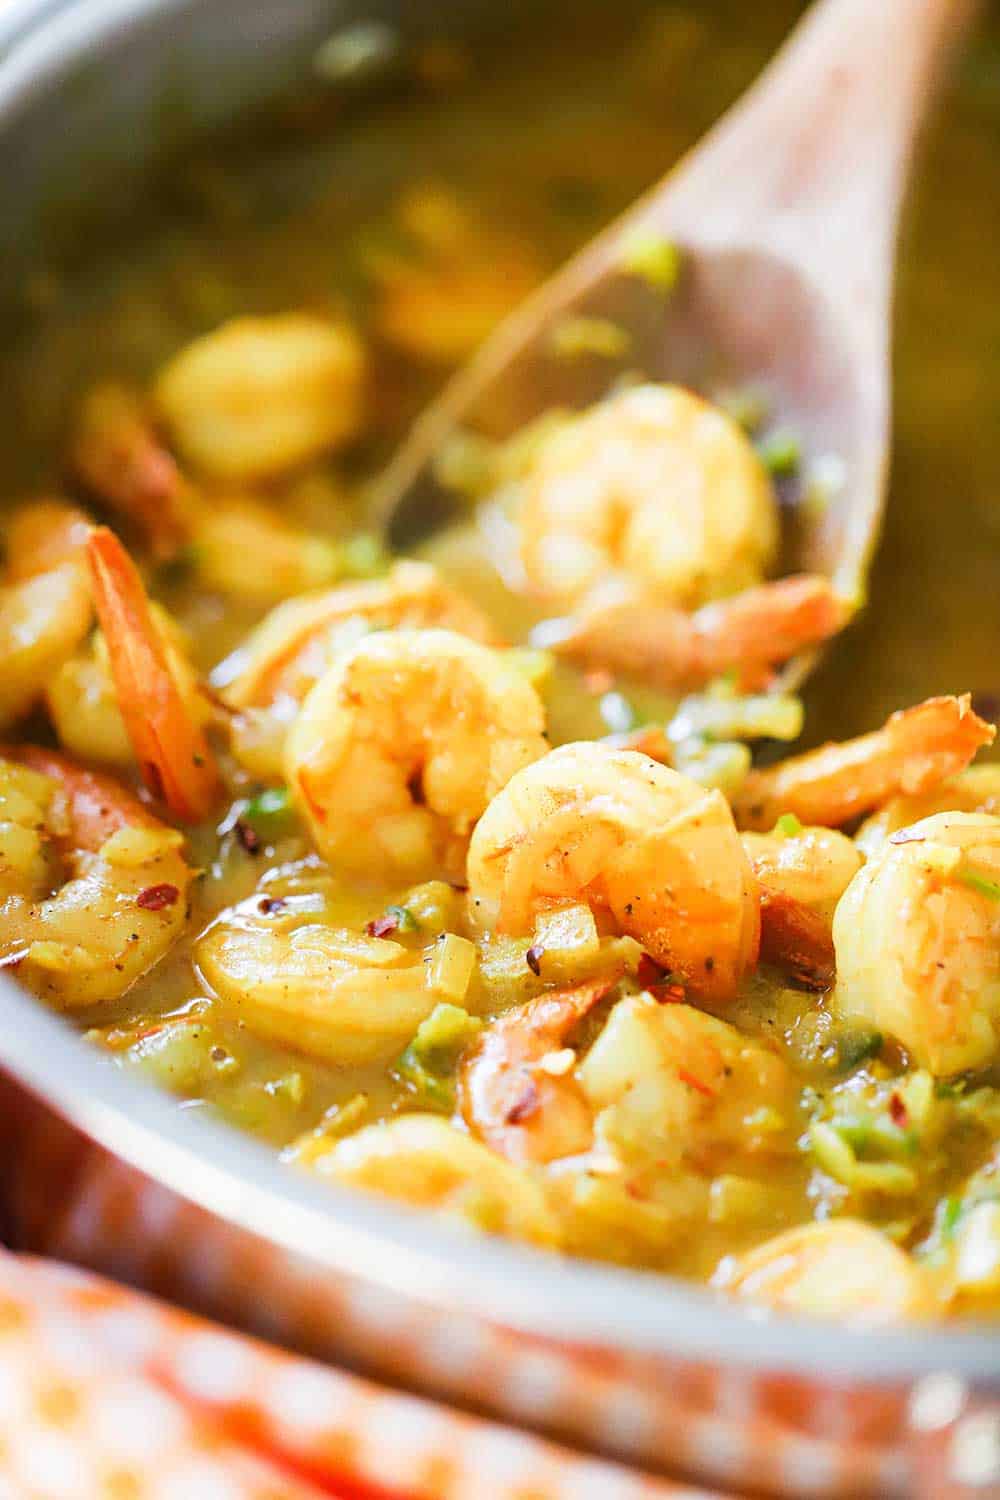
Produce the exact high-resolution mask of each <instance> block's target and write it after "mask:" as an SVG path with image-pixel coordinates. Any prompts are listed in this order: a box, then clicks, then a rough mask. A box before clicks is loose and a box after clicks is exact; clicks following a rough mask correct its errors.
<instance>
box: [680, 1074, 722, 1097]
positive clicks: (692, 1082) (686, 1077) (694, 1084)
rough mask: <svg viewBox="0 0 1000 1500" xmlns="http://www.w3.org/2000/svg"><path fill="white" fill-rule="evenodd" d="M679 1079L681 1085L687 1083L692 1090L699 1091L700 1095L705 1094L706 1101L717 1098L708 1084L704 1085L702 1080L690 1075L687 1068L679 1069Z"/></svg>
mask: <svg viewBox="0 0 1000 1500" xmlns="http://www.w3.org/2000/svg"><path fill="white" fill-rule="evenodd" d="M677 1077H678V1078H679V1079H680V1081H681V1083H686V1084H687V1085H688V1086H689V1087H690V1088H693V1089H697V1090H698V1092H699V1094H704V1095H705V1098H706V1099H714V1098H715V1090H714V1089H710V1088H709V1086H708V1084H707V1083H702V1081H701V1079H700V1078H696V1077H695V1076H694V1074H693V1073H689V1072H688V1070H687V1068H678V1069H677Z"/></svg>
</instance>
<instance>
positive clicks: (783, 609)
mask: <svg viewBox="0 0 1000 1500" xmlns="http://www.w3.org/2000/svg"><path fill="white" fill-rule="evenodd" d="M852 608H853V606H852V605H851V603H850V602H849V601H848V600H846V599H843V598H841V597H840V596H839V595H838V594H837V593H836V592H835V590H834V588H833V585H832V584H831V583H830V582H829V580H828V579H826V578H821V577H819V576H814V575H811V574H803V575H802V576H800V577H792V578H781V579H778V580H777V581H775V582H773V583H763V584H760V585H758V586H757V587H755V588H748V589H745V590H744V591H743V592H742V593H740V594H734V595H733V596H732V597H731V598H728V599H721V600H719V601H718V602H716V603H712V604H705V605H703V606H702V607H701V608H700V609H697V610H695V611H694V613H693V614H688V613H687V612H686V611H685V610H683V609H680V608H678V607H677V606H676V605H672V604H669V603H663V602H662V601H660V600H658V599H653V598H650V597H647V596H643V595H641V594H640V595H636V594H634V593H633V592H632V591H631V590H630V589H628V588H625V589H622V588H620V587H619V586H618V585H617V584H616V583H613V584H612V585H611V587H608V588H598V589H595V590H594V592H593V593H592V594H591V596H590V598H589V600H587V601H586V602H584V603H583V604H582V605H581V606H580V607H579V609H577V610H576V611H575V612H574V613H573V614H572V615H570V616H568V617H567V618H566V619H565V620H557V621H547V622H546V623H545V624H544V625H543V626H541V627H539V632H538V634H539V639H543V640H544V644H545V645H547V646H549V647H550V648H551V649H552V650H553V651H555V652H557V653H559V654H560V655H562V656H566V657H569V658H571V659H572V660H574V661H577V662H579V663H580V664H581V665H583V666H585V667H588V668H605V669H606V670H608V671H612V672H622V673H625V674H627V675H629V676H631V677H637V678H640V679H642V680H643V681H646V682H650V683H653V684H655V685H656V686H658V687H661V688H663V689H665V690H667V691H672V690H678V689H681V688H694V687H700V686H702V685H703V684H704V683H706V682H710V681H711V680H712V679H713V678H715V677H723V676H725V675H726V674H727V673H729V672H735V673H736V676H737V679H738V683H739V686H740V688H741V690H743V691H745V692H752V691H755V690H757V689H759V688H761V687H765V686H767V684H768V683H769V682H770V680H771V678H772V676H773V674H774V669H775V668H776V667H778V666H780V665H781V664H782V663H784V662H786V661H788V660H789V659H790V658H791V657H792V656H794V655H795V654H796V652H798V651H804V650H806V649H807V648H808V647H810V646H818V645H821V644H822V642H823V641H826V640H829V639H830V637H831V636H834V635H836V634H837V633H838V631H840V630H842V629H843V628H844V626H845V625H846V624H847V622H848V620H849V619H850V616H851V613H852Z"/></svg>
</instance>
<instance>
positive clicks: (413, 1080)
mask: <svg viewBox="0 0 1000 1500" xmlns="http://www.w3.org/2000/svg"><path fill="white" fill-rule="evenodd" d="M482 1024H483V1023H482V1022H481V1021H480V1020H479V1018H478V1017H477V1016H470V1015H469V1013H468V1011H465V1010H463V1009H462V1008H461V1006H459V1005H436V1006H435V1007H434V1009H433V1010H432V1011H431V1013H430V1015H429V1016H428V1017H427V1019H426V1020H425V1021H422V1022H421V1024H420V1026H419V1027H418V1028H417V1032H416V1035H415V1036H414V1038H413V1041H412V1042H411V1043H410V1045H409V1046H408V1047H407V1048H406V1050H405V1051H404V1052H403V1053H402V1055H401V1056H400V1057H399V1058H397V1060H396V1062H395V1064H394V1066H393V1070H392V1071H393V1074H394V1076H395V1077H396V1078H398V1079H399V1081H400V1082H401V1083H405V1084H406V1086H407V1087H408V1088H409V1089H410V1091H411V1093H413V1094H416V1095H417V1097H418V1098H419V1099H420V1100H421V1101H422V1102H423V1103H424V1104H426V1105H428V1106H430V1107H431V1108H433V1109H439V1110H443V1111H445V1112H446V1113H448V1114H450V1113H451V1111H452V1110H453V1109H454V1107H455V1091H454V1088H453V1087H452V1083H451V1080H450V1078H449V1077H448V1076H447V1075H448V1074H449V1073H451V1072H452V1070H453V1069H454V1067H455V1064H456V1063H457V1061H458V1059H459V1056H460V1055H461V1053H462V1051H463V1050H464V1049H465V1048H466V1047H467V1046H468V1044H469V1043H470V1042H471V1041H472V1040H473V1039H474V1038H475V1037H476V1036H477V1035H478V1034H479V1032H480V1030H481V1029H482Z"/></svg>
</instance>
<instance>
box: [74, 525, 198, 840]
mask: <svg viewBox="0 0 1000 1500" xmlns="http://www.w3.org/2000/svg"><path fill="white" fill-rule="evenodd" d="M87 555H88V559H89V562H90V570H91V577H92V581H93V589H94V604H95V606H96V608H97V615H98V618H99V620H100V623H101V629H102V630H103V632H104V638H105V641H106V642H107V647H108V662H109V665H110V668H111V675H112V678H113V679H114V684H115V691H116V693H117V695H118V705H119V707H120V709H121V713H122V718H123V720H124V722H125V728H126V730H127V731H128V737H129V739H130V740H131V742H132V748H133V750H134V752H135V758H136V760H137V762H138V764H139V767H140V770H141V771H142V776H143V780H144V781H145V783H146V785H147V786H148V787H149V789H150V791H151V792H153V794H154V795H155V796H157V797H159V798H161V799H162V801H163V802H165V803H166V805H167V807H168V808H169V809H170V811H171V812H172V813H173V814H174V816H175V817H177V818H180V819H181V820H182V821H183V822H190V823H196V822H198V821H199V820H200V819H201V818H203V817H205V816H206V815H207V814H208V813H209V812H210V811H211V809H212V806H213V804H214V802H215V800H216V797H217V795H218V791H219V774H218V770H217V767H216V763H215V758H214V756H213V754H212V752H211V750H210V749H209V746H208V743H207V741H206V739H205V736H204V733H203V731H202V729H201V726H200V725H199V724H198V723H196V721H195V720H194V718H193V717H192V715H191V713H190V711H189V709H188V706H187V704H186V703H185V701H184V696H183V694H182V693H181V690H180V688H179V687H178V685H177V682H176V679H175V678H174V675H173V673H172V672H171V670H170V663H169V660H168V657H167V652H166V647H165V644H164V641H163V637H162V636H161V635H160V632H159V631H158V630H157V628H156V624H155V622H154V620H153V617H152V615H151V613H150V608H149V600H148V599H147V597H146V591H145V589H144V588H143V584H142V579H141V578H140V577H139V573H138V570H137V569H136V566H135V564H134V563H133V561H132V559H131V558H130V557H129V555H128V553H127V552H126V551H125V548H124V547H123V546H122V544H121V542H120V541H119V540H118V538H117V537H116V536H115V534H114V532H112V531H108V529H107V528H106V527H104V526H100V527H97V528H96V529H95V530H94V531H93V532H92V533H91V535H90V539H89V542H88V545H87Z"/></svg>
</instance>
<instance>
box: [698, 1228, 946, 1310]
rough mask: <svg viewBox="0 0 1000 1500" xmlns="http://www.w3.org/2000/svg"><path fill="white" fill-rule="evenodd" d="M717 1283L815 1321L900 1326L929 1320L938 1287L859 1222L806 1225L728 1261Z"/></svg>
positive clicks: (875, 1231)
mask: <svg viewBox="0 0 1000 1500" xmlns="http://www.w3.org/2000/svg"><path fill="white" fill-rule="evenodd" d="M715 1285H716V1286H719V1287H722V1288H723V1290H725V1291H727V1292H730V1293H732V1294H733V1295H734V1296H737V1297H740V1298H745V1299H746V1300H748V1301H751V1302H762V1303H765V1304H766V1305H767V1306H768V1307H774V1308H779V1309H780V1310H782V1311H783V1312H791V1313H806V1314H809V1315H810V1316H813V1317H825V1318H838V1319H843V1318H857V1319H859V1320H861V1321H864V1322H866V1323H895V1322H901V1321H903V1320H908V1319H911V1318H922V1317H928V1316H930V1314H931V1313H932V1312H933V1311H934V1297H933V1292H932V1287H931V1283H930V1281H929V1279H928V1278H927V1276H926V1274H925V1273H924V1272H923V1271H922V1270H921V1269H920V1267H919V1266H917V1265H916V1264H915V1263H914V1261H912V1260H911V1259H910V1257H909V1256H908V1255H907V1254H906V1252H905V1251H904V1250H900V1249H899V1247H898V1246H896V1245H894V1244H893V1243H892V1241H891V1240H890V1239H887V1238H886V1236H885V1235H884V1234H881V1233H880V1232H879V1230H877V1229H873V1228H872V1226H871V1225H870V1224H864V1223H862V1222H861V1221H860V1220H858V1219H846V1218H845V1219H833V1220H830V1221H829V1222H827V1223H820V1224H803V1225H801V1226H799V1227H798V1228H795V1229H788V1230H786V1231H785V1232H784V1233H783V1234H778V1235H775V1237H774V1238H773V1239H770V1240H766V1241H765V1242H764V1244H763V1245H758V1246H757V1248H756V1249H754V1250H751V1251H749V1252H748V1253H747V1254H746V1255H741V1256H737V1257H734V1258H733V1259H731V1260H727V1261H724V1262H723V1264H722V1266H721V1267H720V1269H719V1271H718V1273H717V1274H716V1277H715Z"/></svg>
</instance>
